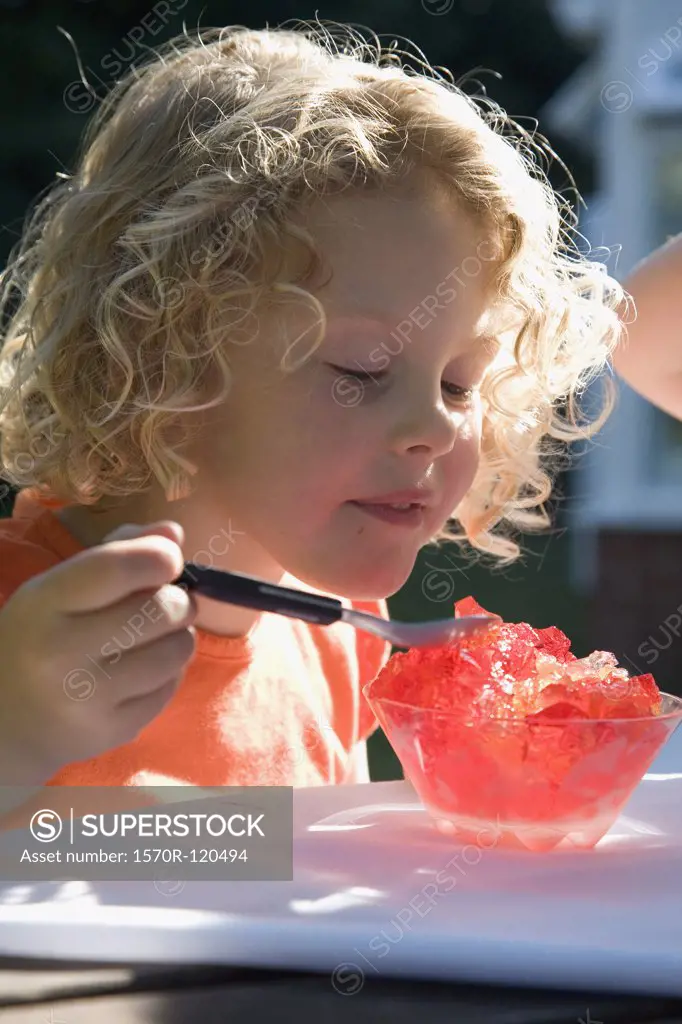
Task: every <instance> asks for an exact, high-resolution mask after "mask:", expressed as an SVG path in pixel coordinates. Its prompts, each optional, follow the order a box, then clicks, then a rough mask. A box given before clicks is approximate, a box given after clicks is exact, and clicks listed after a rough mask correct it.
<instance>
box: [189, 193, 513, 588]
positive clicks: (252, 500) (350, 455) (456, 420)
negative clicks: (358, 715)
mask: <svg viewBox="0 0 682 1024" xmlns="http://www.w3.org/2000/svg"><path fill="white" fill-rule="evenodd" d="M305 225H306V227H307V229H308V230H309V231H310V232H311V233H312V235H313V238H314V240H315V242H316V244H317V246H318V249H319V251H320V252H321V254H322V256H323V257H324V259H325V261H326V262H327V264H328V266H329V267H330V268H331V270H332V275H331V278H329V275H327V276H326V277H324V276H323V277H322V279H321V282H320V283H319V285H316V286H314V288H313V289H312V290H313V291H314V293H315V294H316V295H317V297H318V298H319V299H320V301H321V302H322V303H323V305H324V308H325V311H326V314H327V317H328V328H327V334H326V337H325V340H324V341H323V342H322V344H321V345H320V347H319V348H317V350H316V351H314V352H313V354H312V355H311V356H310V358H309V359H308V360H307V361H306V362H305V363H304V364H303V365H302V366H301V367H300V368H299V369H297V370H295V371H294V372H290V373H286V372H283V371H282V370H281V369H280V368H279V361H280V358H281V356H282V354H283V352H285V351H286V350H287V348H289V350H290V352H291V353H292V354H293V358H298V357H299V356H300V355H302V354H303V352H304V351H306V350H308V349H309V347H310V338H311V337H314V336H315V331H314V330H312V331H311V332H310V333H309V334H308V335H307V336H304V337H302V338H301V339H300V340H299V341H296V338H297V336H298V335H300V333H301V332H302V331H304V330H305V329H306V327H308V326H310V324H311V321H312V316H311V313H310V312H307V311H306V312H303V311H302V310H301V308H300V307H298V306H296V305H295V304H294V303H293V302H292V303H289V304H288V305H287V306H285V307H281V308H279V309H278V310H277V311H275V310H269V311H267V312H266V313H264V314H263V316H262V317H261V318H260V323H259V335H258V337H257V338H256V339H255V340H254V341H253V342H251V343H250V344H247V345H236V344H233V345H228V351H229V358H230V361H231V365H232V367H233V371H234V378H233V385H232V391H231V394H230V396H229V398H228V399H227V401H226V402H225V404H224V406H223V407H222V408H221V409H220V410H218V411H217V413H215V414H214V415H213V418H212V421H211V424H210V426H209V428H208V430H207V433H206V439H205V440H204V442H203V447H202V453H201V456H200V459H201V463H200V480H202V481H203V482H204V483H205V484H208V488H205V487H201V490H202V492H203V495H204V500H206V498H207V497H208V496H209V495H210V498H209V500H210V502H211V504H214V506H215V508H216V511H218V510H219V511H220V513H221V514H222V515H223V516H224V517H227V516H229V518H230V520H231V523H232V526H233V527H234V528H235V529H237V530H239V531H242V533H243V534H246V535H248V537H249V539H250V540H249V541H247V542H246V543H251V542H255V544H256V545H257V546H258V547H259V548H260V549H264V550H265V551H266V552H267V553H268V555H269V556H270V558H272V559H273V560H274V561H275V562H276V563H277V564H278V565H280V566H282V567H283V568H284V569H285V570H286V571H287V572H289V573H292V574H293V575H294V576H296V577H297V578H299V579H301V580H303V581H305V582H307V583H308V584H310V585H312V586H314V587H318V588H320V589H322V590H325V591H328V592H331V593H335V594H340V595H344V596H347V597H355V598H363V597H364V598H370V597H384V596H388V595H390V594H392V593H395V592H396V591H397V590H398V589H399V588H400V587H401V586H402V585H403V584H404V583H405V581H406V580H407V578H408V576H409V574H410V572H411V570H412V568H413V566H414V563H415V559H416V557H417V554H418V552H419V550H420V548H421V547H422V546H423V545H424V544H425V543H427V542H428V541H429V539H430V538H432V537H433V536H434V535H435V534H436V533H437V532H438V530H440V529H441V528H442V527H443V526H444V524H445V522H446V521H447V519H448V518H449V517H450V516H451V515H452V514H453V512H454V510H455V509H456V508H457V506H458V505H459V503H460V501H461V500H462V498H463V497H464V496H465V494H466V493H467V491H468V489H469V487H470V486H471V483H472V481H473V479H474V475H475V473H476V469H477V466H478V460H479V446H480V435H481V400H480V397H479V395H478V392H477V386H478V385H479V384H480V383H481V379H482V377H483V375H484V373H485V371H486V369H487V367H488V365H489V363H490V361H491V359H492V357H493V355H494V345H493V343H492V342H491V341H490V339H489V338H488V337H487V336H486V329H487V328H489V327H490V325H489V324H488V322H487V320H488V313H487V307H488V304H489V302H488V297H487V296H486V288H487V286H488V284H489V279H490V273H491V267H492V266H493V264H492V263H491V262H490V255H491V252H492V246H491V244H490V242H489V241H487V240H485V239H484V237H483V236H482V235H481V234H479V233H478V232H477V231H476V230H474V227H473V226H472V224H471V223H469V221H468V219H467V218H465V217H464V216H463V215H462V214H461V213H456V212H454V211H453V209H452V205H451V204H450V203H448V202H446V200H445V198H444V196H443V195H442V194H440V193H438V192H437V191H436V190H435V189H430V190H428V191H427V190H424V189H416V188H414V185H413V187H412V188H411V189H410V190H409V191H408V190H407V188H406V187H403V188H402V189H401V190H394V191H393V192H391V193H390V194H376V193H375V194H372V193H358V192H355V193H350V192H349V193H346V194H344V195H343V196H339V197H335V198H331V199H328V200H326V201H324V202H323V201H321V200H320V201H317V202H316V204H315V205H314V206H313V208H312V209H311V210H309V211H307V213H306V216H305ZM325 282H326V283H325ZM292 346H294V347H292ZM362 371H365V372H366V373H368V374H371V375H372V377H371V378H369V377H368V378H367V379H358V378H356V377H355V376H354V375H355V374H360V373H362ZM372 378H373V379H372ZM419 488H423V489H424V501H425V502H426V507H424V508H422V510H421V511H419V510H416V511H415V510H412V511H411V512H409V513H402V514H401V513H400V512H399V511H397V512H390V511H388V510H386V508H383V509H382V508H381V507H379V508H376V507H375V508H374V510H371V509H369V508H368V507H367V505H364V506H363V502H365V503H370V502H378V501H380V500H381V499H382V497H383V498H385V497H386V496H387V495H392V494H394V493H395V492H400V491H403V490H406V489H408V490H411V489H419ZM394 500H396V501H397V500H398V499H394ZM405 500H409V496H408V497H407V498H406V499H405Z"/></svg>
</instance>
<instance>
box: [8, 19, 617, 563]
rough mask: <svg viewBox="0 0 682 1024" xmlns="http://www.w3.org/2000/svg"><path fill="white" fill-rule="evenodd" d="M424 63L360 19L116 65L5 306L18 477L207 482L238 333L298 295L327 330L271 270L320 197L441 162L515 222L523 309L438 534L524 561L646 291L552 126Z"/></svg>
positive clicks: (513, 313) (509, 237)
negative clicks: (580, 201) (621, 314)
mask: <svg viewBox="0 0 682 1024" xmlns="http://www.w3.org/2000/svg"><path fill="white" fill-rule="evenodd" d="M414 63H415V62H414V61H412V63H410V57H409V55H407V57H406V55H405V53H404V51H400V52H399V51H397V50H396V49H395V46H394V47H393V48H388V49H384V48H382V47H381V45H380V44H379V43H378V40H374V41H371V42H368V41H367V40H366V39H365V38H364V37H362V36H361V35H360V34H359V33H358V32H357V31H355V30H351V29H348V28H346V27H342V30H341V31H339V30H338V29H337V30H336V31H330V30H329V29H328V28H324V27H322V26H319V25H316V26H309V25H305V24H303V25H301V24H298V25H296V26H294V27H289V28H287V27H283V28H280V29H274V30H270V29H268V30H263V31H254V30H249V29H246V28H242V27H235V28H226V29H211V30H208V31H203V32H200V33H197V34H196V36H194V37H193V38H190V36H189V35H187V34H185V35H183V36H181V37H180V38H178V39H175V40H173V41H172V42H170V43H169V44H167V46H166V47H164V48H163V49H161V50H160V51H159V52H158V53H156V54H155V55H153V56H152V58H151V59H150V60H149V61H148V62H147V63H146V64H144V65H143V66H142V67H138V68H136V69H133V70H132V71H130V72H129V73H128V74H127V75H126V77H125V78H124V79H122V80H121V81H120V82H118V83H116V85H115V86H114V88H113V89H112V91H111V92H110V94H109V95H108V97H107V98H106V100H105V101H104V102H103V104H102V106H101V107H100V109H99V110H98V111H97V113H96V115H95V116H94V117H93V119H92V121H91V123H90V125H89V127H88V129H87V131H86V134H85V138H84V143H83V147H82V150H81V153H80V154H79V157H78V162H77V165H76V169H75V171H74V173H73V174H72V175H69V176H66V175H65V176H64V178H63V180H62V181H61V182H58V183H57V184H56V185H55V186H54V187H52V188H51V189H50V190H49V191H48V193H47V195H46V196H44V197H43V198H42V199H41V201H40V202H39V203H38V205H37V206H36V208H35V211H34V212H33V214H32V216H31V217H30V218H29V221H28V223H27V226H26V230H25V232H24V235H23V237H22V239H21V241H20V243H19V245H18V247H17V249H16V250H15V252H14V253H13V255H12V258H11V260H10V263H9V265H8V268H7V270H6V271H5V273H4V274H3V276H2V292H1V293H0V303H1V305H0V313H1V312H2V311H3V310H4V311H5V313H6V314H7V312H8V310H10V308H11V307H12V306H13V305H15V306H16V308H15V309H14V312H13V315H11V316H7V320H8V325H7V327H6V330H5V332H4V335H5V340H4V347H3V349H2V352H1V354H0V460H1V464H2V469H3V475H4V476H5V478H6V479H7V480H9V481H10V482H11V483H12V484H14V485H15V486H16V487H25V486H33V487H38V488H39V489H41V490H43V491H44V492H46V493H47V494H48V495H49V496H51V497H54V498H56V499H57V500H59V501H64V502H67V503H79V504H94V503H96V502H98V501H100V500H102V499H104V498H106V497H107V496H108V497H114V498H119V499H121V498H125V496H126V495H130V494H132V493H135V492H139V491H142V490H144V489H146V488H148V487H149V486H150V485H151V484H152V482H153V481H154V480H155V481H156V482H157V483H159V484H160V485H161V486H162V487H163V488H164V490H165V493H166V495H167V497H168V499H169V500H172V499H173V498H175V497H178V496H179V495H182V494H186V493H188V491H190V490H191V477H192V475H193V473H195V472H196V467H195V466H194V465H193V464H192V463H191V461H190V460H189V459H188V458H187V457H186V455H183V448H184V447H185V445H186V443H187V442H188V441H189V440H190V437H191V435H192V428H191V427H190V426H189V422H190V420H192V419H193V418H192V417H190V416H188V415H187V414H188V413H189V412H201V411H202V410H206V409H210V408H211V407H213V406H215V405H217V404H218V403H220V402H223V401H225V400H226V397H227V395H228V392H229V385H230V360H229V346H227V345H226V343H225V342H226V338H230V339H231V340H234V341H235V342H237V343H239V342H244V340H247V341H248V340H249V323H250V322H252V320H251V315H252V314H253V312H254V311H255V309H256V308H257V306H258V305H259V303H261V302H264V301H277V296H278V295H280V294H281V293H289V296H288V297H289V299H291V293H293V294H294V296H296V297H297V298H298V299H300V301H302V302H307V303H309V304H310V305H311V307H312V308H313V309H315V310H316V312H317V316H318V319H319V324H320V331H319V333H318V337H319V338H321V337H322V336H323V333H324V322H325V321H324V310H323V309H322V307H321V304H320V302H319V301H318V300H317V299H316V298H315V297H314V295H312V294H311V292H309V291H306V289H305V287H304V285H305V281H283V280H281V279H278V278H277V276H276V275H271V276H270V277H269V278H259V277H258V274H257V273H256V269H257V268H258V267H259V266H262V265H263V254H264V252H265V249H266V246H272V243H275V248H277V243H281V242H282V241H283V240H284V239H285V236H286V235H287V234H289V235H294V236H295V237H296V238H298V240H299V241H300V242H303V243H304V244H306V245H307V246H308V248H309V251H310V255H311V263H312V264H314V263H315V260H316V254H315V252H314V247H313V245H312V242H311V239H310V238H308V236H307V235H306V233H305V231H304V230H302V229H301V228H300V226H299V227H296V226H295V224H294V218H293V216H292V215H293V213H294V212H296V211H298V212H300V210H301V208H302V206H303V204H305V203H306V202H308V201H311V200H312V199H314V198H315V197H318V196H320V195H328V194H330V193H332V192H338V191H339V190H342V189H346V188H348V187H375V188H387V187H390V186H391V185H392V184H393V183H395V182H398V181H400V180H401V179H404V178H405V177H406V176H407V175H408V174H409V173H410V172H411V171H414V170H419V169H421V168H424V169H427V170H431V171H435V172H436V173H437V174H438V176H439V178H440V180H441V181H444V182H445V183H446V184H447V187H448V188H449V190H450V193H451V195H452V197H453V201H454V202H455V203H458V204H459V205H460V207H461V208H463V209H465V210H467V211H470V212H473V213H474V214H475V216H476V217H477V218H478V220H479V222H480V223H481V225H482V226H483V227H484V228H485V230H486V231H487V232H488V234H489V237H490V239H491V240H493V242H494V246H495V259H494V263H493V262H491V267H492V269H493V271H494V288H495V296H496V301H497V302H499V303H500V308H502V307H504V308H505V309H506V310H507V313H508V314H509V315H508V317H507V321H506V326H505V327H504V329H502V328H500V340H501V341H502V347H501V353H502V355H501V356H500V358H499V359H498V360H497V362H496V364H495V365H494V367H493V369H492V370H491V372H490V374H489V377H488V379H487V381H486V384H485V390H484V399H485V406H484V407H485V416H484V426H483V441H482V455H481V462H480V468H479V471H478V475H477V478H476V480H475V482H474V485H473V487H472V488H471V491H470V493H469V494H468V495H467V496H466V497H465V499H464V500H463V501H462V503H461V505H460V506H459V507H458V508H457V509H456V510H453V517H452V520H451V522H450V524H449V525H448V528H447V529H446V530H445V531H443V533H441V534H440V535H439V536H438V537H437V538H434V539H435V540H436V541H438V540H453V539H454V540H459V541H468V543H469V544H470V545H472V546H473V548H474V549H478V551H480V552H487V553H489V554H490V555H493V556H495V557H496V558H499V559H502V560H503V561H509V560H511V559H513V558H515V557H516V556H517V555H518V553H519V547H518V545H517V543H516V542H515V541H514V540H513V532H514V531H516V530H519V529H521V530H528V529H537V528H539V527H544V526H546V525H548V522H549V519H548V514H547V509H546V502H547V499H548V498H549V496H550V494H551V491H552V486H553V484H552V478H551V475H550V469H551V467H552V465H553V460H555V457H556V455H557V453H558V451H559V450H563V449H564V448H565V442H571V441H575V440H576V439H578V438H584V437H587V436H589V435H590V433H591V432H594V431H595V430H596V429H597V428H598V427H599V426H600V425H601V423H602V422H603V419H604V418H605V416H606V415H607V414H608V409H607V408H605V409H604V410H603V412H602V413H601V414H600V415H599V416H598V417H597V418H596V420H593V421H592V422H589V420H588V419H587V418H586V417H585V416H584V415H583V414H582V413H581V411H580V409H579V408H578V398H579V397H580V395H581V393H582V392H583V391H584V389H585V388H586V387H587V385H588V384H589V383H590V382H591V381H592V380H593V379H594V378H595V377H596V376H597V375H599V374H600V372H601V371H602V370H603V369H604V367H605V366H606V365H607V362H608V358H609V355H610V353H611V351H612V349H613V347H614V346H615V344H616V342H617V340H618V336H619V331H620V326H619V318H618V315H617V312H616V311H617V308H618V306H619V305H620V304H621V302H622V299H623V293H622V292H621V290H620V288H619V286H618V284H617V283H616V282H615V281H614V280H612V279H611V278H610V277H609V276H608V275H607V274H606V272H605V270H604V267H603V265H602V264H601V263H598V262H596V261H591V260H589V259H587V258H586V257H585V256H583V255H581V254H580V252H579V249H578V247H577V245H576V244H575V242H574V241H573V240H572V233H571V231H570V230H569V228H570V227H572V226H573V223H572V221H571V218H572V214H571V212H570V209H569V208H568V206H567V205H566V204H564V203H563V202H561V201H560V200H559V199H558V197H557V196H556V195H555V193H554V191H553V190H552V188H551V187H550V185H549V183H548V180H547V177H546V174H545V172H544V171H543V170H542V169H541V168H540V166H539V161H538V154H539V153H540V152H541V150H542V146H541V145H540V144H538V143H537V141H536V140H534V139H533V138H531V136H529V135H528V133H526V132H524V131H523V130H522V129H520V128H519V127H518V126H517V125H515V124H514V123H513V122H511V121H510V120H509V119H508V118H507V117H506V116H505V115H504V114H503V113H502V111H501V110H500V109H499V108H498V107H497V106H496V105H495V104H493V103H492V102H490V101H489V100H484V101H480V100H479V101H475V100H474V99H472V98H470V97H469V96H467V95H466V94H465V93H464V92H463V91H462V90H461V89H460V88H458V87H457V86H456V85H455V84H453V82H452V81H451V80H450V78H448V77H446V76H445V75H444V74H442V73H440V72H436V71H435V70H434V69H432V68H430V67H429V66H428V64H426V62H425V61H423V60H422V59H421V57H420V58H418V59H417V61H416V65H417V66H416V67H414V66H412V65H413V64H414ZM543 145H544V144H543ZM280 271H281V268H280ZM17 297H18V298H19V301H18V304H17V303H16V299H17ZM216 371H217V373H216ZM209 381H217V382H218V386H217V387H216V388H214V393H213V394H210V393H209V386H208V382H209ZM457 524H458V525H457Z"/></svg>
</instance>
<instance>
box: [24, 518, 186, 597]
mask: <svg viewBox="0 0 682 1024" xmlns="http://www.w3.org/2000/svg"><path fill="white" fill-rule="evenodd" d="M110 536H112V537H113V538H114V539H112V540H109V539H107V540H106V541H105V542H103V543H102V544H101V545H98V546H97V547H94V548H89V549H88V550H87V551H83V552H80V553H79V554H77V555H75V556H74V557H73V558H70V559H68V560H67V561H65V562H62V563H61V564H60V565H58V566H55V567H54V569H50V570H48V572H46V573H44V574H43V575H42V576H40V577H34V579H33V581H29V583H28V584H27V586H29V587H32V588H34V587H37V586H40V588H41V590H42V591H43V592H44V593H45V596H46V598H47V599H48V600H49V601H50V604H51V607H52V608H53V609H54V610H55V611H57V612H61V613H63V614H70V615H78V614H87V613H88V612H93V611H98V610H99V609H101V608H107V607H109V606H110V605H112V604H117V603H118V602H119V601H122V600H123V599H124V598H126V597H128V596H130V595H131V594H134V593H137V592H138V591H141V590H149V591H155V590H157V589H158V588H159V587H161V586H163V585H164V584H165V583H171V582H172V581H173V580H174V579H176V578H177V577H178V576H179V575H180V573H181V572H182V569H183V565H184V560H183V555H182V549H181V547H180V542H181V538H182V531H181V530H180V528H179V527H178V528H177V529H173V527H172V525H171V524H163V525H156V524H155V525H150V526H147V527H141V528H137V529H136V528H135V527H133V528H130V527H124V528H121V530H119V531H116V532H115V533H114V534H112V535H110ZM117 538H120V539H117ZM183 539H184V538H183Z"/></svg>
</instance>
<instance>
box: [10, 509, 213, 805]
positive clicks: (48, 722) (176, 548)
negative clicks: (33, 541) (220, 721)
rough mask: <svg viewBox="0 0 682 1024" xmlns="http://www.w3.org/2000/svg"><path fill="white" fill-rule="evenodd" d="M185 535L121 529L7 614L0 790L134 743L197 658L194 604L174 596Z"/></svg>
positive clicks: (39, 579) (162, 529) (13, 601)
mask: <svg viewBox="0 0 682 1024" xmlns="http://www.w3.org/2000/svg"><path fill="white" fill-rule="evenodd" d="M183 540H184V536H183V533H182V529H181V527H179V526H177V525H176V524H174V523H165V522H164V523H161V524H158V523H157V524H152V525H149V526H146V527H142V526H123V527H120V528H119V529H118V530H116V531H115V532H114V533H112V534H110V535H109V536H108V537H106V538H105V540H104V542H103V543H102V544H101V545H99V546H97V547H94V548H90V549H88V550H87V551H84V552H82V553H80V554H78V555H76V556H75V557H73V558H70V559H67V560H66V561H65V562H63V563H61V564H60V565H58V566H55V568H53V569H50V570H49V571H48V572H45V573H42V574H41V575H39V576H35V577H33V578H32V579H30V580H29V581H28V582H26V583H25V584H24V585H23V586H21V587H20V588H19V589H18V590H17V591H15V593H14V594H13V595H12V597H11V598H10V599H9V600H8V601H7V603H6V604H5V605H4V607H3V608H2V609H1V610H0V785H3V784H5V785H8V784H18V785H22V784H26V785H35V784H41V783H43V782H45V781H46V780H47V779H48V778H49V777H50V776H51V775H52V774H54V773H55V772H56V771H57V770H58V769H59V768H60V767H62V766H63V765H65V764H69V763H71V762H73V761H80V760H85V759H87V758H90V757H94V756H96V755H98V754H101V753H103V752H104V751H106V750H109V749H111V748H112V747H117V746H120V745H121V744H124V743H127V742H129V741H130V740H132V739H134V738H135V736H137V734H138V733H139V732H140V730H141V729H143V728H144V726H146V725H147V724H148V723H149V722H150V721H151V720H152V719H153V718H154V717H155V716H156V715H158V714H159V712H160V711H161V710H162V709H163V708H164V707H165V705H166V704H167V703H168V701H169V700H170V698H171V697H172V696H173V693H174V692H175V689H176V687H177V685H178V683H179V681H180V679H181V678H182V675H183V673H184V670H185V668H186V666H187V663H188V661H189V660H190V658H191V657H192V654H193V653H194V646H195V640H194V630H193V629H192V627H191V623H192V622H193V621H194V618H195V616H196V606H195V604H194V601H193V599H192V598H191V597H190V595H189V594H187V593H186V592H185V591H184V590H182V589H181V588H180V587H174V586H169V584H170V583H171V581H172V580H173V579H175V578H176V577H177V576H179V574H180V572H181V571H182V567H183V555H182V550H181V544H182V543H183Z"/></svg>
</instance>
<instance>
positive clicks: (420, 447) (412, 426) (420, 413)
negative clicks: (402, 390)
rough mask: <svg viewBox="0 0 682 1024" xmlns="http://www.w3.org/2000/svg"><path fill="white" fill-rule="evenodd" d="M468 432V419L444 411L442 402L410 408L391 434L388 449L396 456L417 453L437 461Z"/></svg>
mask: <svg viewBox="0 0 682 1024" xmlns="http://www.w3.org/2000/svg"><path fill="white" fill-rule="evenodd" d="M469 430H470V424H469V423H468V418H467V416H466V415H465V414H464V413H457V412H453V410H448V409H446V408H445V406H444V405H443V404H442V402H439V403H423V404H421V406H420V407H415V406H414V405H412V406H411V407H409V408H408V407H405V408H403V410H402V412H401V414H400V416H399V418H398V422H397V423H396V424H395V426H394V429H393V432H392V438H391V441H392V444H391V447H392V448H393V450H394V451H395V452H396V453H397V454H399V455H405V454H407V453H417V454H423V455H428V456H429V457H430V458H438V457H439V456H441V455H447V454H448V452H450V451H452V449H453V448H454V446H455V443H456V442H457V440H458V439H459V438H460V437H463V436H465V435H466V434H467V431H469Z"/></svg>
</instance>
